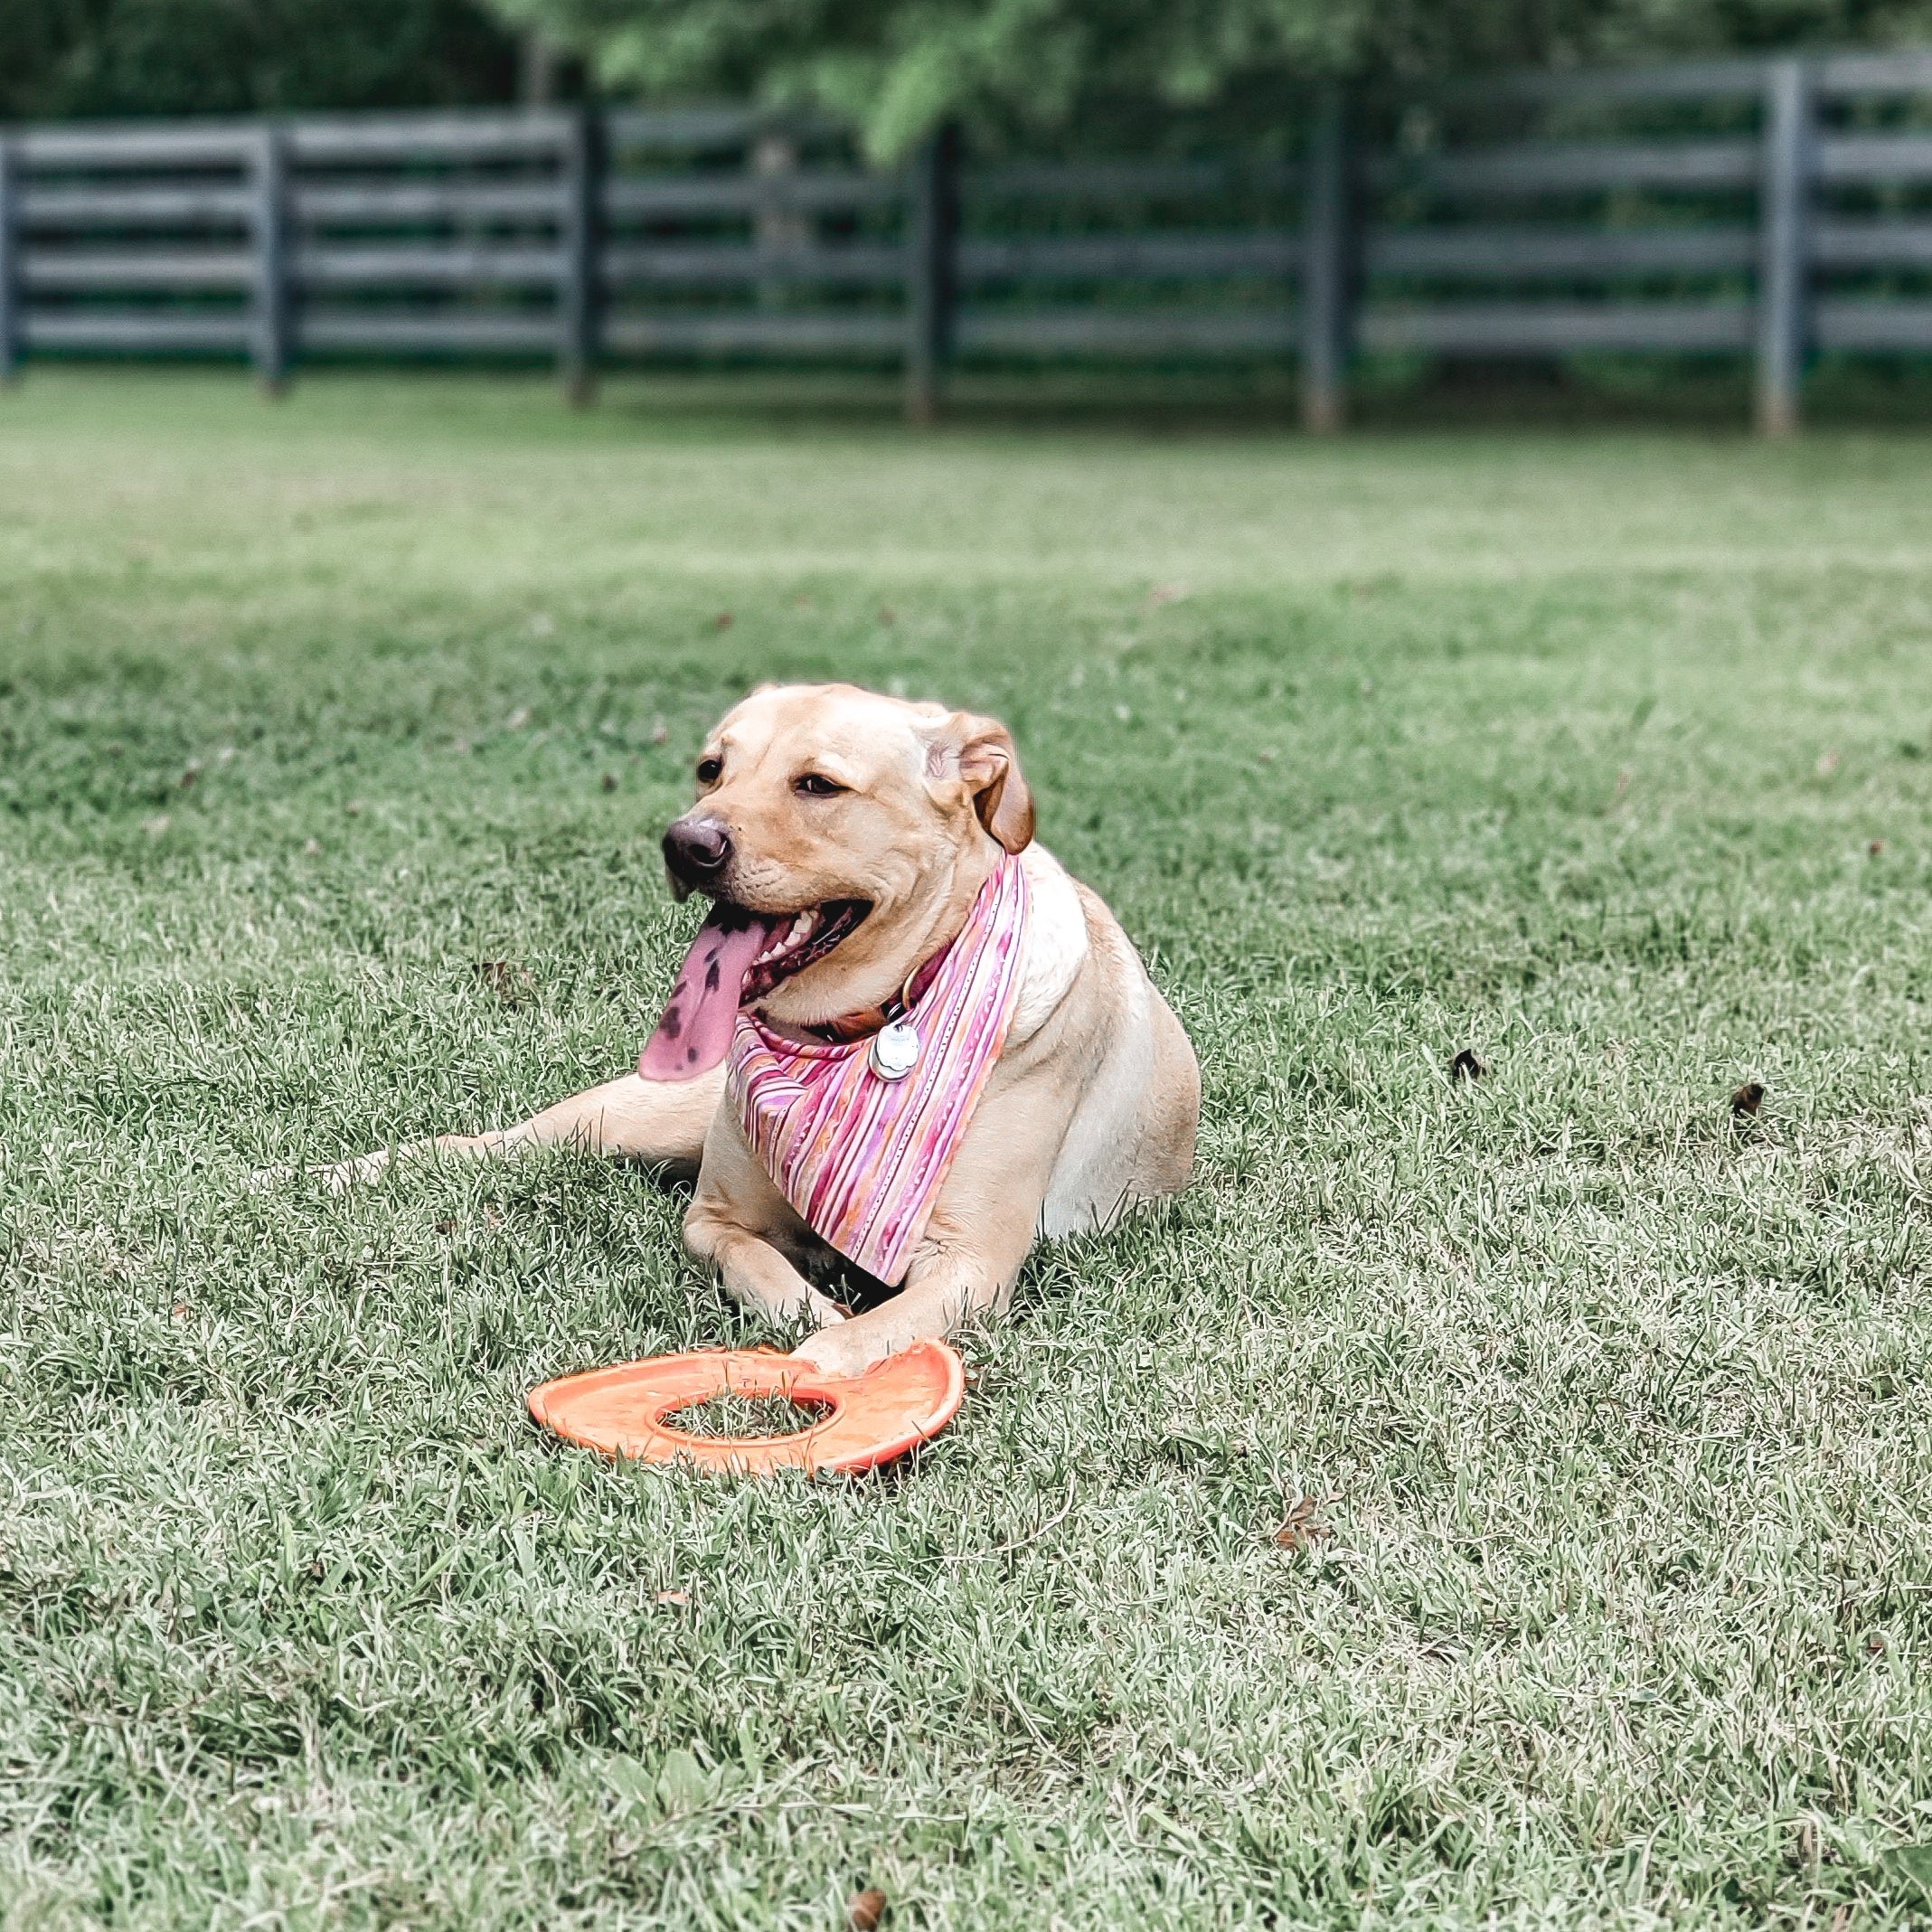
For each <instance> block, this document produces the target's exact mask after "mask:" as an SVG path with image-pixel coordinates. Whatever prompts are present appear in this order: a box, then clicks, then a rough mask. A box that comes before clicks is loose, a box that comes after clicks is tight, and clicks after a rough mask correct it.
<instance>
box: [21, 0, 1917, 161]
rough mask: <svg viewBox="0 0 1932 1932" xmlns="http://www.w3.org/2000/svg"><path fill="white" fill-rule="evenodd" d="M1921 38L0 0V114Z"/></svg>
mask: <svg viewBox="0 0 1932 1932" xmlns="http://www.w3.org/2000/svg"><path fill="white" fill-rule="evenodd" d="M1915 39H1916V40H1925V39H1932V0H0V115H4V116H6V117H10V118H28V117H42V116H61V115H77V114H102V115H118V114H139V113H165V114H178V113H195V112H210V111H213V112H220V111H230V112H234V111H243V110H250V109H272V108H359V107H402V106H432V105H438V104H447V103H457V102H466V101H479V102H480V101H505V100H511V99H518V98H520V97H521V98H524V99H542V98H546V97H547V96H548V95H549V94H551V92H552V91H554V90H557V89H558V86H559V67H558V63H557V56H559V55H561V56H562V57H564V65H563V68H562V70H561V74H562V89H561V90H562V91H564V92H570V91H574V90H575V87H576V86H577V85H578V84H579V80H580V76H582V75H584V74H588V76H589V80H590V82H591V83H592V84H594V85H595V86H596V87H598V89H599V90H602V91H605V92H608V93H609V94H612V95H614V96H617V97H624V98H644V99H689V98H692V97H712V98H719V97H723V98H733V99H743V98H746V97H753V98H757V99H762V100H766V101H768V102H771V103H774V104H779V103H785V104H807V103H809V104H812V105H815V106H818V107H822V108H828V109H830V110H832V111H833V112H834V113H837V114H840V115H842V116H844V117H848V118H851V119H853V120H854V121H855V122H856V123H857V124H858V125H859V126H860V127H862V129H863V130H864V135H865V138H866V142H867V145H868V146H869V147H870V148H871V149H872V151H873V152H874V153H875V154H877V155H881V156H886V155H891V154H894V153H897V152H900V151H901V150H903V149H904V148H905V147H906V146H908V145H909V144H910V143H911V142H912V141H914V140H916V139H918V138H919V136H920V135H921V134H923V133H924V132H925V131H926V130H927V129H928V128H929V127H932V126H933V125H935V124H936V123H937V122H938V121H939V120H940V119H942V118H947V117H948V116H955V115H957V116H960V117H963V118H965V119H966V120H967V121H968V123H969V124H971V125H972V126H973V127H975V132H976V133H977V134H978V135H979V137H981V139H982V140H983V141H985V142H988V143H991V144H993V145H998V144H999V143H1000V142H1002V141H1003V140H1017V139H1023V140H1025V141H1028V142H1030V143H1036V144H1037V143H1038V142H1039V141H1041V139H1043V138H1051V137H1053V136H1054V135H1056V134H1060V133H1065V132H1068V131H1070V130H1073V129H1075V128H1078V129H1079V133H1080V135H1081V136H1082V137H1084V138H1085V139H1087V140H1088V141H1089V142H1091V141H1092V140H1093V138H1094V137H1096V136H1099V137H1103V138H1104V137H1109V136H1112V137H1118V136H1119V135H1121V134H1122V133H1125V132H1127V131H1129V130H1130V129H1131V127H1132V125H1133V123H1134V121H1135V119H1136V117H1145V116H1146V115H1148V114H1149V113H1150V111H1153V112H1157V113H1159V114H1162V115H1172V114H1173V112H1174V111H1175V110H1177V109H1187V108H1194V109H1199V110H1211V112H1212V113H1213V115H1214V117H1215V118H1216V123H1217V126H1218V127H1219V128H1220V131H1221V132H1222V134H1223V135H1224V136H1236V135H1239V134H1240V133H1242V132H1244V131H1246V127H1248V126H1249V125H1255V126H1262V125H1266V124H1267V123H1268V121H1269V119H1270V118H1275V117H1278V111H1279V109H1278V101H1279V90H1280V88H1281V84H1282V82H1283V80H1284V79H1305V78H1308V77H1311V76H1315V75H1321V74H1330V73H1352V74H1361V73H1374V72H1378V71H1381V72H1390V73H1397V74H1402V75H1409V76H1414V75H1418V74H1422V73H1427V72H1430V71H1446V70H1454V71H1467V70H1475V69H1482V68H1485V67H1491V66H1495V65H1499V64H1511V63H1519V62H1522V63H1529V64H1544V63H1550V62H1569V61H1592V60H1604V59H1630V58H1641V57H1645V56H1665V55H1673V54H1683V53H1692V52H1722V51H1727V50H1748V49H1759V48H1767V47H1782V46H1792V45H1805V44H1831V45H1854V44H1861V43H1873V42H1878V43H1884V42H1897V41H1903V40H1915Z"/></svg>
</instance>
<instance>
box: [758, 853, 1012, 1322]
mask: <svg viewBox="0 0 1932 1932" xmlns="http://www.w3.org/2000/svg"><path fill="white" fill-rule="evenodd" d="M1025 930H1026V873H1025V871H1024V870H1023V867H1022V866H1021V864H1020V862H1019V861H1018V860H1017V859H1014V858H1011V857H1005V858H1003V859H1002V860H1001V862H1000V866H999V870H998V871H997V872H994V874H993V876H992V877H991V878H990V879H988V880H987V881H986V882H985V885H983V886H982V887H981V888H980V889H979V894H978V897H977V898H975V900H974V901H973V909H972V910H971V911H970V912H969V913H968V914H967V915H966V925H965V926H964V927H963V928H961V930H960V933H959V937H958V938H957V939H955V940H954V941H953V943H952V945H951V946H950V947H947V951H946V954H945V957H943V958H942V959H941V961H940V963H939V969H938V972H937V973H936V974H934V975H933V977H932V980H931V982H930V984H929V985H928V986H927V987H926V989H925V990H924V991H923V992H922V993H920V994H919V996H918V998H917V999H915V1000H914V1002H913V1004H911V1005H910V1006H909V1008H908V1009H907V1011H906V1014H905V1018H906V1019H907V1020H908V1021H909V1022H910V1023H911V1025H912V1027H913V1030H914V1031H915V1032H917V1033H918V1035H919V1058H918V1060H916V1061H914V1063H913V1067H912V1070H911V1072H909V1074H907V1075H906V1076H905V1078H904V1079H899V1080H888V1079H881V1077H880V1076H879V1075H878V1074H877V1073H875V1072H874V1071H873V1070H872V1064H871V1059H870V1053H871V1048H872V1038H871V1037H870V1036H868V1037H867V1038H864V1039H860V1040H838V1041H796V1040H787V1039H785V1038H784V1037H782V1036H781V1035H779V1034H778V1033H774V1032H772V1031H771V1029H770V1028H769V1027H768V1026H767V1025H766V1024H765V1023H764V1022H763V1021H761V1020H760V1019H759V1018H758V1017H757V1015H756V1014H753V1013H740V1014H739V1016H738V1030H737V1032H736V1033H735V1034H734V1035H733V1036H732V1040H731V1051H730V1059H729V1060H728V1061H727V1062H726V1072H725V1084H726V1090H727V1091H728V1092H729V1093H730V1097H731V1099H732V1102H733V1104H734V1105H735V1106H736V1107H737V1108H738V1117H739V1119H740V1121H742V1122H743V1123H744V1129H745V1136H746V1138H747V1139H748V1140H749V1141H750V1143H751V1145H752V1146H753V1148H754V1149H755V1150H756V1151H757V1154H758V1157H759V1160H761V1161H762V1162H763V1163H764V1164H765V1171H766V1173H768V1174H769V1175H770V1176H771V1178H772V1180H773V1181H774V1183H777V1186H778V1192H780V1193H781V1194H783V1195H784V1196H785V1198H786V1199H787V1201H788V1202H791V1204H792V1206H793V1207H794V1208H796V1210H797V1211H798V1215H799V1218H800V1219H801V1220H803V1221H804V1222H805V1224H806V1226H807V1227H808V1228H810V1229H811V1230H812V1231H813V1232H814V1233H815V1234H816V1235H817V1236H818V1237H819V1239H821V1240H823V1241H825V1242H826V1243H827V1244H828V1245H829V1246H831V1247H833V1248H835V1249H837V1250H838V1251H839V1253H841V1254H842V1255H843V1256H844V1257H845V1258H847V1259H848V1260H851V1261H855V1262H856V1263H857V1264H858V1265H859V1266H860V1267H861V1268H863V1269H864V1270H865V1271H866V1273H867V1274H869V1275H874V1276H876V1277H878V1278H879V1279H880V1280H881V1281H882V1282H884V1283H886V1285H887V1286H890V1287H897V1286H899V1284H900V1282H901V1281H902V1280H903V1279H904V1278H905V1274H906V1270H907V1268H909V1266H910V1265H911V1260H912V1249H913V1248H914V1246H915V1244H916V1243H917V1242H918V1240H919V1236H920V1235H921V1234H923V1233H924V1232H925V1230H926V1222H927V1220H928V1217H929V1216H930V1215H931V1213H932V1208H933V1203H934V1202H936V1201H937V1200H938V1197H939V1189H940V1187H941V1186H942V1185H943V1184H944V1183H945V1180H946V1176H947V1172H948V1171H949V1170H950V1168H951V1167H952V1164H953V1156H954V1155H955V1154H957V1153H958V1151H959V1144H960V1142H961V1141H962V1140H964V1139H965V1138H966V1126H967V1124H968V1123H969V1122H970V1121H971V1120H972V1118H973V1109H974V1108H975V1107H976V1106H977V1105H978V1104H979V1096H980V1092H981V1089H983V1088H984V1087H985V1084H986V1076H987V1075H988V1074H989V1073H991V1072H992V1071H993V1063H994V1060H997V1059H998V1058H999V1057H1000V1049H1001V1048H1002V1047H1003V1046H1004V1044H1005V1043H1006V1029H1007V1026H1008V1025H1009V1024H1010V1023H1011V1022H1012V1019H1013V1003H1014V1001H1015V999H1016V998H1017V997H1018V994H1019V990H1020V941H1021V939H1022V938H1023V936H1024V934H1025Z"/></svg>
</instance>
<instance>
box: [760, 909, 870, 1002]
mask: <svg viewBox="0 0 1932 1932" xmlns="http://www.w3.org/2000/svg"><path fill="white" fill-rule="evenodd" d="M871 910H872V908H871V907H870V906H869V905H867V904H866V902H865V901H864V900H862V899H828V900H826V901H825V904H824V905H822V906H807V907H806V909H805V910H804V911H803V912H800V913H797V914H796V915H795V916H794V918H793V919H792V921H791V923H790V924H789V925H788V926H787V927H786V928H784V929H783V931H781V932H780V933H779V935H778V938H775V939H774V940H772V942H771V943H770V944H769V945H768V946H767V947H766V948H765V950H764V951H763V952H761V953H760V954H759V956H758V957H757V958H755V959H754V960H753V961H752V962H751V970H750V971H749V973H747V974H746V975H745V984H744V990H743V991H742V992H740V994H739V995H738V1004H740V1006H748V1005H749V1004H750V1003H751V1002H752V1001H753V1000H761V999H763V998H764V996H765V995H766V994H768V993H769V992H770V991H771V989H772V988H773V987H774V986H776V985H778V982H779V981H780V980H785V979H789V978H790V977H791V976H792V975H793V974H795V973H802V972H804V971H805V969H806V967H807V966H813V965H815V964H816V963H817V962H818V961H819V960H821V959H823V958H824V957H825V955H826V954H827V953H829V952H830V951H831V950H832V948H833V947H834V946H836V945H837V944H838V943H839V941H840V940H842V939H843V938H848V937H850V935H851V934H852V933H853V930H854V929H855V928H857V926H858V924H859V921H860V920H861V919H863V918H864V917H865V915H866V914H867V913H868V912H870V911H871Z"/></svg>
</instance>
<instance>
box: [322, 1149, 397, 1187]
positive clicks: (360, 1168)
mask: <svg viewBox="0 0 1932 1932" xmlns="http://www.w3.org/2000/svg"><path fill="white" fill-rule="evenodd" d="M388 1169H389V1149H388V1148H387V1147H378V1148H377V1149H376V1151H375V1152H374V1153H373V1154H358V1155H357V1156H356V1158H355V1159H354V1160H353V1161H337V1162H336V1163H335V1165H334V1166H332V1167H311V1168H310V1169H309V1173H312V1174H314V1175H315V1177H316V1180H318V1181H319V1182H321V1183H322V1184H323V1186H325V1188H327V1189H328V1191H329V1192H330V1193H332V1194H346V1193H347V1192H349V1190H350V1189H351V1188H352V1187H360V1186H361V1185H362V1184H363V1182H365V1181H376V1180H380V1179H381V1178H382V1175H383V1174H384V1173H387V1172H388Z"/></svg>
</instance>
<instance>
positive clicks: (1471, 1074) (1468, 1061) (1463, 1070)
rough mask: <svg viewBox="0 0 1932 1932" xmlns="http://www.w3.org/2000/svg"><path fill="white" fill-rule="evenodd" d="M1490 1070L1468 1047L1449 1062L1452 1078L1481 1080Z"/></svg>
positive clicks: (1450, 1076)
mask: <svg viewBox="0 0 1932 1932" xmlns="http://www.w3.org/2000/svg"><path fill="white" fill-rule="evenodd" d="M1488 1071H1489V1069H1488V1068H1487V1067H1485V1066H1484V1064H1483V1062H1482V1061H1481V1060H1478V1059H1477V1058H1476V1057H1475V1053H1473V1052H1472V1051H1470V1050H1469V1048H1467V1047H1465V1048H1464V1049H1463V1050H1462V1051H1461V1052H1460V1053H1458V1054H1457V1055H1456V1058H1455V1059H1454V1060H1451V1061H1450V1062H1449V1078H1450V1079H1452V1080H1479V1079H1482V1078H1483V1076H1484V1074H1485V1073H1487V1072H1488Z"/></svg>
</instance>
